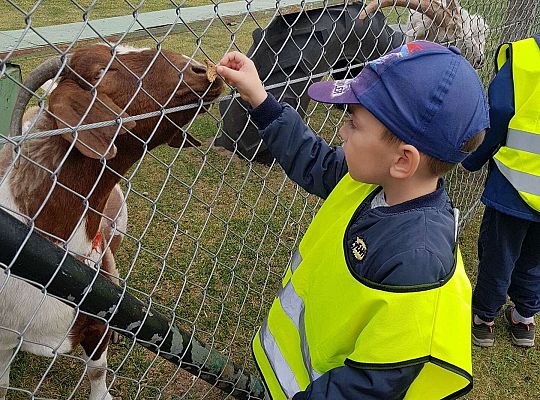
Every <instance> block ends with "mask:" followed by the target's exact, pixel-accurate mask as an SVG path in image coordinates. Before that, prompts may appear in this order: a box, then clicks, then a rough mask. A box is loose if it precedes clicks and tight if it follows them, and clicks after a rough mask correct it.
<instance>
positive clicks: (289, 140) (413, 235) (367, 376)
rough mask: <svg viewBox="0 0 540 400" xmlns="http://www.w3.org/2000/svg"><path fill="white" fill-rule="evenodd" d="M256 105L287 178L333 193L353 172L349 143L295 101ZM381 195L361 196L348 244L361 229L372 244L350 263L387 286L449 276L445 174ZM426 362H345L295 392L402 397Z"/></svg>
mask: <svg viewBox="0 0 540 400" xmlns="http://www.w3.org/2000/svg"><path fill="white" fill-rule="evenodd" d="M250 112H251V116H252V118H253V121H254V122H255V124H257V126H258V127H259V129H260V133H261V136H262V138H263V140H264V142H265V144H266V145H267V146H268V149H269V150H270V152H271V153H272V155H273V156H274V157H275V158H276V159H277V161H278V162H279V164H281V166H282V167H283V169H284V170H285V172H286V173H287V175H288V176H289V178H291V179H292V180H293V181H295V182H296V183H298V184H299V185H300V186H302V187H303V188H304V189H305V190H307V191H308V192H310V193H312V194H315V195H317V196H319V197H321V198H326V197H328V195H329V194H330V192H331V191H332V189H333V188H334V187H335V186H336V184H337V183H338V182H339V180H340V179H341V178H342V177H343V176H344V175H345V174H346V173H347V171H348V169H347V164H346V161H345V156H344V153H343V149H342V148H341V147H339V146H336V147H330V146H329V145H328V144H327V143H326V142H325V141H324V140H323V139H322V138H320V137H318V136H316V135H315V134H314V133H313V132H312V131H311V130H310V129H309V127H307V126H306V125H305V124H304V122H303V121H302V119H301V117H300V116H299V115H298V113H297V112H296V111H295V110H294V109H293V108H292V107H290V106H289V105H288V104H285V103H283V104H281V103H278V102H277V101H276V100H275V98H274V97H273V96H272V95H271V94H269V95H268V98H267V99H266V100H265V101H264V102H263V103H262V104H261V105H260V106H259V107H257V108H256V109H254V110H251V111H250ZM359 156H361V155H359ZM375 194H376V193H373V194H372V195H370V196H368V198H367V199H366V200H365V201H364V202H362V204H361V205H360V207H359V209H358V212H357V213H355V215H356V216H357V219H356V220H354V221H352V222H351V224H350V226H349V228H348V230H347V232H346V233H345V236H346V237H345V239H346V243H347V246H346V248H345V250H346V251H351V246H350V244H352V241H354V240H355V239H356V236H357V235H362V237H363V239H364V241H365V243H366V245H367V253H366V258H365V259H364V260H362V261H361V262H357V264H356V265H352V266H351V268H353V269H354V270H355V271H356V273H357V274H358V275H359V276H362V277H364V278H367V279H369V280H371V281H373V282H378V283H384V284H387V285H400V286H402V285H418V284H423V283H433V282H436V281H438V280H440V279H443V278H444V277H445V276H447V275H448V273H449V272H450V271H451V270H452V267H453V263H454V257H453V249H454V217H453V212H452V207H451V204H450V200H449V198H448V195H447V194H446V192H445V190H444V182H443V180H442V179H441V181H440V184H439V187H438V189H437V190H436V191H435V192H433V193H430V194H428V195H425V196H422V197H419V198H417V199H413V200H410V201H407V202H405V203H401V204H398V205H395V206H391V207H376V208H373V209H372V208H371V200H372V198H373V196H374V195H375ZM348 258H350V259H352V260H355V258H354V257H348ZM391 345H392V344H391V343H389V346H391ZM422 367H423V365H422V364H419V365H415V366H409V367H404V368H395V369H389V370H367V369H359V368H355V367H353V366H349V365H345V366H343V367H339V368H336V369H333V370H330V371H328V372H327V373H325V374H323V375H322V376H321V377H320V378H319V379H317V380H316V381H314V382H312V383H311V384H310V385H309V386H308V388H307V389H306V391H304V392H301V393H297V394H296V395H295V396H294V398H293V399H294V400H304V399H311V400H322V399H332V400H352V399H355V400H357V399H389V400H393V399H396V400H397V399H402V398H403V397H404V396H405V393H406V391H407V389H408V388H409V386H410V384H411V383H412V381H413V380H414V379H415V378H416V376H417V375H418V373H419V372H420V370H421V369H422Z"/></svg>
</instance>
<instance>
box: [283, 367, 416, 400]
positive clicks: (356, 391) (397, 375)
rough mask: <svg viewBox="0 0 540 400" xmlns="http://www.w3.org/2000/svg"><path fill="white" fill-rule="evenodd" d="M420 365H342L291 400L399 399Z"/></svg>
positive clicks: (403, 394) (402, 396)
mask: <svg viewBox="0 0 540 400" xmlns="http://www.w3.org/2000/svg"><path fill="white" fill-rule="evenodd" d="M422 367H423V364H420V365H413V366H409V367H404V368H395V369H389V370H384V371H378V370H377V371H375V370H365V369H358V368H354V367H349V366H347V365H346V366H343V367H339V368H335V369H332V370H330V371H328V372H327V373H325V374H324V375H322V376H321V377H320V378H319V379H317V380H315V381H314V382H312V383H311V384H310V385H309V386H308V387H307V388H306V390H305V391H303V392H299V393H297V394H295V395H294V397H293V400H323V399H324V400H326V399H328V400H330V399H331V400H378V399H385V400H399V399H403V398H404V397H405V393H406V392H407V390H408V388H409V386H410V385H411V383H412V382H413V380H414V379H415V378H416V376H417V375H418V374H419V373H420V370H421V369H422Z"/></svg>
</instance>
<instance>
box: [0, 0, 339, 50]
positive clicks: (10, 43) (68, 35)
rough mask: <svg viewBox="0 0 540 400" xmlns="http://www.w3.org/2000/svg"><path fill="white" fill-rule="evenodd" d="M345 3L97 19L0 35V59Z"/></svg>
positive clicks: (284, 0)
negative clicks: (172, 28) (224, 19)
mask: <svg viewBox="0 0 540 400" xmlns="http://www.w3.org/2000/svg"><path fill="white" fill-rule="evenodd" d="M345 2H346V0H345V1H343V0H341V1H337V0H334V1H332V0H330V1H329V0H302V1H299V0H257V1H246V0H241V1H234V2H230V3H219V4H211V5H205V6H197V7H179V8H171V9H167V10H160V11H152V12H147V13H141V14H136V15H123V16H117V17H109V18H101V19H95V20H89V21H87V22H74V23H68V24H61V25H50V26H44V27H39V28H34V27H31V28H25V29H18V30H9V31H0V56H1V55H5V54H6V53H9V52H12V54H11V55H20V54H25V53H31V52H32V50H36V49H40V48H41V49H42V48H44V47H50V46H51V45H55V46H62V45H65V44H70V43H74V42H76V41H86V40H95V39H99V38H110V37H114V36H116V35H126V34H127V35H128V36H132V35H136V34H137V33H139V35H140V34H141V33H144V32H145V31H147V30H151V29H155V28H159V27H165V26H170V25H179V26H180V27H181V26H182V25H185V24H188V23H193V22H204V21H209V20H211V19H213V18H215V17H217V16H218V15H219V17H234V16H239V15H242V14H245V13H246V12H250V13H261V12H269V11H272V10H276V9H278V8H279V10H280V12H281V13H282V14H285V13H292V12H298V11H300V10H302V9H304V10H305V9H313V8H317V7H323V6H328V5H336V4H343V3H345ZM97 32H99V34H98V33H97Z"/></svg>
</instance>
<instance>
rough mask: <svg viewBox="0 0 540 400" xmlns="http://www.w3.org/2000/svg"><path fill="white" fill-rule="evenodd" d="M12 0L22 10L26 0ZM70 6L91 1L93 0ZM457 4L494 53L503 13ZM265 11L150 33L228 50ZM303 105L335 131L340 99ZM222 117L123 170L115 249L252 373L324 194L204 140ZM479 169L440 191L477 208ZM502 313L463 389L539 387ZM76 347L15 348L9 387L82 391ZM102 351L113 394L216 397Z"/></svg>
mask: <svg viewBox="0 0 540 400" xmlns="http://www.w3.org/2000/svg"><path fill="white" fill-rule="evenodd" d="M12 3H13V2H12ZM204 3H207V2H203V1H193V2H185V3H182V5H183V6H187V5H200V4H204ZM17 4H18V5H19V6H20V8H22V9H23V10H24V11H25V12H26V11H27V10H29V9H30V7H32V5H33V4H34V2H33V1H29V0H25V1H19V2H17ZM79 4H80V5H81V6H82V8H87V7H88V6H89V4H90V3H89V2H88V1H86V2H81V3H79ZM467 5H469V6H471V7H473V8H474V7H476V9H477V10H478V11H480V12H482V13H483V14H484V15H485V16H486V18H487V19H488V22H489V23H490V25H491V26H492V28H493V30H492V36H491V38H490V41H489V43H488V52H489V54H493V52H494V51H495V48H496V46H497V43H498V41H499V39H500V33H501V29H500V25H501V22H502V18H503V15H504V12H505V11H504V10H501V9H497V10H494V9H493V6H492V5H491V3H490V2H487V1H482V2H480V1H476V2H474V1H473V0H471V1H469V2H468V3H467ZM134 7H137V6H136V5H134ZM166 7H175V4H174V3H173V2H170V1H165V0H156V1H152V2H149V1H147V2H144V3H143V4H142V5H141V8H140V10H139V11H140V12H146V11H153V10H157V9H163V8H166ZM0 11H2V12H0V26H1V27H2V29H18V28H20V27H22V26H21V24H23V26H24V19H23V18H22V15H23V14H21V13H20V12H19V11H17V10H16V9H15V8H14V7H13V6H12V4H10V3H9V2H8V3H6V2H3V3H2V4H1V5H0ZM132 11H133V7H132V6H130V5H129V4H128V3H127V2H125V1H120V0H111V1H110V2H97V3H96V4H95V6H94V7H93V8H92V11H91V17H93V18H102V17H108V16H113V15H122V14H129V13H131V12H132ZM388 18H389V21H390V22H396V21H398V19H399V18H400V16H399V15H397V14H395V13H391V14H390V15H389V16H388ZM81 19H82V12H81V10H80V9H79V8H78V7H77V6H76V5H75V3H73V2H71V1H60V0H50V1H46V2H45V1H44V2H42V3H41V4H40V6H39V7H38V8H37V10H36V13H35V14H34V15H33V16H32V23H34V24H36V25H38V26H41V25H48V24H53V23H61V22H74V21H80V20H81ZM21 21H22V22H21ZM268 21H269V19H268V18H267V17H257V18H256V19H255V20H254V19H253V18H251V17H247V18H246V20H245V21H243V22H240V23H237V24H236V25H223V24H222V23H221V22H220V21H213V22H212V23H211V24H205V23H199V24H193V26H190V28H191V30H192V32H193V33H190V32H185V33H182V34H177V35H170V36H168V37H163V38H161V37H159V38H158V41H160V42H161V44H162V46H163V47H164V48H166V49H169V50H174V51H178V52H181V53H184V54H188V55H190V56H192V57H194V58H196V59H199V60H201V59H203V58H210V59H212V60H214V61H216V60H218V59H219V58H220V57H221V56H222V55H223V54H224V53H225V52H226V51H227V50H228V49H230V48H238V49H240V50H241V51H246V50H247V49H248V48H249V46H250V45H251V32H252V31H253V29H255V28H256V27H257V25H261V26H265V24H267V23H268ZM197 37H200V40H199V41H198V42H197V40H196V38H197ZM130 44H133V45H136V46H140V47H145V46H150V47H155V46H156V41H155V40H153V39H145V40H140V41H137V42H133V43H130ZM42 60H43V58H41V57H31V56H30V57H28V56H26V57H24V58H20V59H16V60H12V61H14V62H19V63H20V64H21V66H22V68H23V74H24V75H27V74H28V72H29V71H30V70H32V69H33V68H34V67H35V66H36V65H37V64H38V63H39V62H41V61H42ZM492 73H493V70H492V64H491V63H490V64H487V65H486V67H485V68H484V69H483V70H482V71H481V72H480V75H481V77H482V79H483V81H484V83H487V82H488V81H489V79H490V78H491V76H492ZM308 115H309V118H308V122H309V123H310V125H311V126H312V128H313V129H314V130H315V131H316V132H318V133H320V134H321V135H323V136H324V137H325V138H326V139H327V140H329V141H330V140H334V141H335V134H336V132H337V127H338V126H339V125H340V123H341V113H340V111H338V110H333V109H328V108H327V107H325V106H322V105H317V106H316V105H315V104H311V105H310V109H309V113H308ZM219 120H220V115H219V112H218V110H217V108H213V109H212V110H211V111H210V112H209V113H208V114H205V115H203V116H199V117H198V118H197V119H196V120H195V121H194V122H193V123H192V124H189V125H188V126H187V127H186V129H187V130H188V131H189V132H190V134H192V135H193V136H194V137H197V138H199V139H200V140H201V141H202V142H203V145H202V146H201V147H200V148H197V149H188V150H185V149H184V150H180V151H179V150H177V149H172V148H169V147H167V146H162V147H160V148H158V149H156V150H154V151H153V152H152V154H147V155H146V156H145V157H144V159H143V160H142V162H141V164H140V165H138V166H136V167H134V168H132V170H131V171H130V172H129V173H128V175H127V178H128V179H126V180H125V181H123V182H122V186H123V189H124V191H125V193H126V195H127V198H128V207H129V214H130V219H129V227H128V234H127V236H126V238H125V240H124V242H123V244H122V246H121V248H120V250H119V252H118V254H117V257H116V260H117V264H118V265H119V268H120V272H121V275H122V277H123V278H124V279H125V280H126V282H127V284H128V285H129V286H130V288H131V289H132V291H133V292H134V293H136V294H137V295H138V297H139V298H141V299H145V298H146V296H148V297H151V299H152V302H153V303H154V304H157V305H158V307H159V309H160V310H161V311H162V312H163V313H164V314H165V315H168V316H172V315H174V316H175V318H176V320H177V321H178V323H179V324H180V325H181V326H182V327H183V328H184V329H187V330H194V331H195V334H196V336H197V337H199V338H200V339H201V340H203V341H205V342H207V343H209V344H211V345H212V346H214V347H215V348H216V349H218V350H220V351H221V352H222V353H223V354H224V355H225V356H227V357H231V358H232V359H233V360H234V361H235V362H236V363H238V364H239V365H245V366H246V368H247V369H248V370H251V371H254V367H253V364H252V361H251V353H250V350H249V341H250V339H251V337H252V336H253V334H254V332H255V328H256V326H257V325H258V324H259V322H260V320H261V318H262V316H263V315H264V314H265V312H266V311H267V310H268V307H269V304H270V302H271V301H272V299H273V297H274V294H275V293H276V289H277V288H278V287H279V282H280V279H281V274H282V272H283V269H284V267H285V265H286V264H287V262H288V259H289V257H290V255H291V253H292V251H293V250H294V249H295V247H296V246H297V245H298V242H299V239H300V238H301V236H302V233H303V232H304V230H305V229H306V227H307V226H308V224H309V221H310V220H311V218H312V216H313V213H314V210H316V209H317V208H318V206H319V204H320V203H319V201H318V200H317V199H315V198H313V197H311V196H308V195H306V194H305V192H303V191H302V190H301V189H298V188H297V187H296V186H295V185H293V184H292V183H291V182H290V181H289V180H288V179H287V178H286V177H285V176H284V175H283V173H282V171H281V170H280V168H279V167H278V166H272V167H265V166H261V165H258V164H252V163H249V162H247V161H245V160H240V159H239V158H237V157H236V156H233V155H232V154H231V153H229V152H227V151H225V150H222V149H218V148H215V147H213V146H212V142H213V139H214V138H215V136H216V135H218V134H219V133H220V130H219V129H220V122H219ZM482 180H483V175H482V174H473V175H470V174H467V173H465V172H463V171H461V170H456V171H455V172H453V173H452V174H451V175H450V176H449V179H448V187H449V190H450V191H451V194H452V197H453V199H454V202H455V204H456V205H457V206H459V207H460V208H461V209H462V211H463V210H470V209H472V208H473V205H474V203H475V201H476V200H477V198H478V195H479V193H480V190H481V186H482ZM479 218H480V214H479V212H476V213H472V214H471V215H469V223H468V224H467V225H466V226H465V228H464V229H463V230H462V232H461V238H460V244H461V247H462V252H463V256H464V259H465V264H466V266H467V270H468V273H469V275H470V277H471V279H472V280H473V281H474V279H475V268H476V264H477V258H476V237H477V233H478V226H479ZM500 322H501V323H499V321H498V323H499V326H500V328H499V329H498V330H497V343H496V346H495V347H494V348H493V349H488V350H480V349H474V350H473V357H474V369H475V384H476V386H475V388H474V390H473V391H472V392H471V394H469V395H468V396H467V397H466V398H467V399H495V398H497V399H518V400H519V399H531V398H538V397H539V393H540V389H538V387H540V379H539V377H538V374H536V373H535V371H536V370H537V369H538V364H539V361H540V356H539V353H538V351H537V350H534V349H532V350H529V351H525V350H520V349H517V348H515V347H512V346H511V345H510V344H509V343H510V342H509V340H508V334H507V332H505V330H504V324H502V321H500ZM80 355H81V354H80V352H75V353H73V354H72V355H59V356H57V357H56V358H55V359H46V358H42V357H35V356H32V355H29V354H22V353H21V354H18V355H17V357H16V359H15V362H14V364H13V366H12V373H11V378H12V379H11V387H13V388H14V390H11V391H10V393H9V395H8V398H9V399H23V398H28V397H30V396H29V393H33V394H34V395H35V396H36V397H38V398H85V397H87V395H88V390H89V385H88V381H87V379H86V377H83V376H82V375H83V373H84V363H83V361H82V360H81V359H80ZM108 358H109V367H110V371H109V375H108V376H109V382H110V384H111V393H112V394H113V395H115V396H121V397H122V398H124V399H135V398H138V399H154V398H165V399H170V398H186V399H200V398H206V399H223V398H225V397H226V396H224V395H223V394H221V393H220V392H219V391H217V390H215V389H212V388H211V387H210V386H208V385H206V384H205V383H204V382H201V380H200V379H198V378H196V377H192V376H191V375H189V374H187V373H185V372H183V371H182V370H181V369H179V368H177V367H175V366H173V365H171V364H169V363H168V362H167V361H164V360H163V359H160V358H159V357H157V356H155V355H154V354H153V353H150V352H149V351H147V350H145V349H143V348H141V347H140V346H133V345H132V343H131V342H130V341H128V340H127V339H124V340H123V341H122V342H121V343H119V344H117V345H111V346H110V347H109V357H108ZM15 388H18V389H15ZM25 391H26V392H25Z"/></svg>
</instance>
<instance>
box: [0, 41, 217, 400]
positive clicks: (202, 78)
mask: <svg viewBox="0 0 540 400" xmlns="http://www.w3.org/2000/svg"><path fill="white" fill-rule="evenodd" d="M112 53H114V54H115V55H114V57H113V55H112ZM61 66H62V62H61V60H60V59H59V58H58V59H54V60H49V61H48V62H46V63H44V64H43V65H42V66H41V67H38V70H36V71H34V72H33V73H32V74H31V75H30V77H29V78H28V79H27V80H26V81H25V86H26V87H28V88H29V91H25V92H23V93H22V95H20V96H19V99H18V103H17V105H16V111H15V112H14V116H13V118H14V120H13V123H12V131H13V132H12V134H14V135H19V134H20V133H21V129H20V128H19V127H20V124H21V119H22V113H23V112H24V109H25V108H26V104H27V103H28V100H29V99H30V97H31V96H32V92H35V91H36V90H37V88H38V87H40V86H41V85H42V84H43V83H44V82H45V81H46V80H48V79H50V78H52V77H54V76H55V74H57V73H58V71H59V69H60V68H61ZM206 72H207V71H206V67H205V66H204V65H202V64H200V63H197V62H195V61H193V60H191V59H189V58H187V57H185V56H183V55H180V54H176V53H173V52H169V51H157V50H150V49H133V48H121V47H117V48H116V49H115V51H112V50H111V48H110V47H108V46H105V45H95V46H90V47H86V48H82V49H78V50H75V51H74V52H73V53H72V54H71V55H69V62H68V67H66V68H64V72H63V75H62V77H61V80H60V82H59V84H58V86H57V87H56V88H55V89H54V91H53V92H52V93H51V94H50V96H49V100H48V101H49V103H48V112H42V113H41V115H40V116H39V117H38V118H37V121H36V122H35V123H34V124H32V123H30V125H33V128H32V131H42V130H50V129H59V128H65V127H72V128H75V127H78V126H80V125H83V124H88V123H97V122H102V121H115V120H117V121H118V124H117V125H109V126H101V127H96V128H92V129H89V130H77V129H73V130H72V131H71V132H68V133H65V134H63V135H57V136H49V137H43V138H38V139H32V140H28V141H25V142H24V143H22V144H21V145H20V146H19V147H18V148H17V149H14V147H13V146H11V145H10V146H4V148H3V149H2V151H1V152H0V167H2V168H3V169H4V171H3V173H0V206H1V207H3V208H4V209H7V210H8V211H10V210H11V211H12V214H14V215H16V216H18V217H19V218H21V219H25V218H24V217H22V216H25V217H27V218H30V219H32V220H33V221H34V224H35V226H36V227H37V228H38V229H39V230H40V231H41V232H43V233H45V234H46V235H47V237H48V238H50V239H51V240H52V241H54V242H57V243H64V244H65V246H67V248H68V249H69V250H70V251H71V252H72V253H73V254H75V255H78V256H79V257H82V258H88V257H90V258H93V253H94V251H95V250H96V246H97V247H98V250H101V252H103V251H105V254H103V255H102V256H100V257H98V258H100V259H101V260H100V261H101V264H102V265H101V270H102V271H105V272H107V273H108V274H111V275H115V267H114V257H113V256H112V253H113V250H116V248H117V246H118V244H119V240H120V239H121V238H120V237H118V235H116V237H115V234H119V233H121V231H122V229H121V228H120V227H121V226H122V223H121V222H120V221H119V220H121V219H122V218H125V208H124V207H125V205H124V206H122V204H124V203H125V202H124V199H123V197H122V192H121V190H120V189H119V187H118V185H117V184H118V182H119V181H120V177H121V176H122V175H124V174H125V173H126V172H127V171H128V169H129V168H130V167H131V166H132V165H133V164H134V163H135V162H136V161H137V160H139V159H140V158H141V157H142V156H143V155H144V153H145V152H146V151H148V150H151V149H153V148H155V147H156V146H158V145H161V144H165V143H168V144H169V145H170V146H172V147H188V146H194V145H198V144H199V142H197V140H196V139H194V138H192V137H191V136H189V135H187V134H186V133H185V132H184V131H183V130H182V129H181V126H183V125H184V124H186V123H187V122H188V121H190V120H191V119H192V118H193V117H194V116H195V115H196V113H197V112H204V111H205V109H204V108H203V105H202V102H200V99H204V100H205V101H210V100H213V99H215V98H216V97H218V96H219V94H220V93H221V91H222V88H223V82H222V81H221V80H220V79H217V80H216V81H215V82H213V83H211V82H209V81H208V79H207V75H206ZM197 102H199V104H200V106H199V107H198V109H197V107H195V108H191V109H189V108H188V109H184V110H182V111H179V112H174V113H169V114H166V116H165V117H162V118H160V117H152V118H147V119H141V120H138V121H137V122H133V121H132V122H125V121H124V122H123V123H120V119H121V118H126V117H128V116H131V115H140V114H143V113H148V112H151V111H159V110H163V109H166V108H171V107H179V106H182V105H187V104H193V103H195V104H196V103H197ZM15 150H16V151H15ZM12 159H14V161H13V162H11V160H12ZM104 216H105V217H104ZM124 222H125V221H124ZM101 230H103V232H102V234H103V236H104V239H103V240H101V239H100V238H99V236H100V231H101ZM93 242H94V245H93V244H92V243H93ZM100 246H101V247H102V248H101V249H99V247H100ZM109 337H110V331H109V330H108V329H107V328H106V326H105V325H104V324H103V323H102V322H100V321H98V320H97V319H94V318H91V317H89V316H86V315H82V314H80V313H76V312H75V310H74V309H73V308H72V307H70V306H68V305H66V304H64V303H62V302H60V301H59V300H57V299H55V298H52V297H50V296H46V295H45V294H43V293H42V292H41V291H40V290H39V289H37V288H35V287H34V286H31V285H30V284H28V283H26V282H24V281H22V280H20V279H17V278H16V277H14V276H9V275H7V274H0V388H4V389H3V391H2V390H1V389H0V391H1V392H0V399H3V398H4V397H5V392H6V390H5V388H8V387H9V368H10V363H11V360H12V358H13V354H14V352H15V351H18V349H19V346H20V348H21V349H22V350H25V351H29V352H31V353H34V354H38V355H45V356H54V355H55V354H58V353H65V352H69V351H71V350H72V349H73V348H74V347H75V346H77V345H78V344H81V345H82V347H83V350H84V354H85V356H86V359H87V371H88V377H89V379H90V399H92V400H94V399H95V400H97V399H105V400H109V399H111V398H112V397H111V395H110V394H109V391H108V388H107V383H106V379H105V378H106V376H105V375H106V370H107V358H106V355H107V345H108V342H109Z"/></svg>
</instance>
